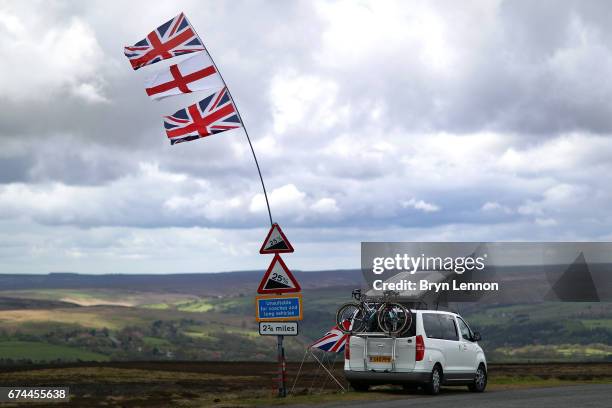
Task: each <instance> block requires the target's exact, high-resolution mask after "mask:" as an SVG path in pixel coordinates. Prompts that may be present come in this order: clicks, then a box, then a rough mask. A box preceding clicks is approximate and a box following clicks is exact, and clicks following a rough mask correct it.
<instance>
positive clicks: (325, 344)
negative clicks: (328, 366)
mask: <svg viewBox="0 0 612 408" xmlns="http://www.w3.org/2000/svg"><path fill="white" fill-rule="evenodd" d="M342 326H344V329H345V330H348V329H349V328H350V326H351V323H350V322H349V321H348V320H345V321H344V322H342ZM349 336H350V334H348V333H343V332H342V330H340V329H339V328H338V325H336V326H334V327H332V328H331V329H330V330H329V331H328V332H327V333H325V336H323V337H321V338H320V339H319V340H317V341H315V342H314V343H312V344H311V345H310V347H311V348H312V347H314V348H318V349H321V350H324V351H329V352H331V353H342V351H344V347H345V346H346V342H347V340H348V338H349Z"/></svg>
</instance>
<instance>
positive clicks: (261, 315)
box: [255, 293, 302, 322]
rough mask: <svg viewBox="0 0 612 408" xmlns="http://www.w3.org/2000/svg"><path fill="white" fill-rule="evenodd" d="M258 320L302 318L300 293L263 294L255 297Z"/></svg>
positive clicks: (273, 320)
mask: <svg viewBox="0 0 612 408" xmlns="http://www.w3.org/2000/svg"><path fill="white" fill-rule="evenodd" d="M255 303H256V307H257V309H256V319H257V321H258V322H275V321H287V320H302V295H301V294H299V293H297V294H291V295H284V296H275V295H263V296H257V297H255Z"/></svg>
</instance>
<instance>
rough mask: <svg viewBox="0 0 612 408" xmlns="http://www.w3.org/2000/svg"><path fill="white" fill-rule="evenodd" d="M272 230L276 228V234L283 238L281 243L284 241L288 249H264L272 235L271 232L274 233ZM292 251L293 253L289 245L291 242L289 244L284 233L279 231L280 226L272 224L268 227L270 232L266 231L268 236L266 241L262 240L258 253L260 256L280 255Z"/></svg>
mask: <svg viewBox="0 0 612 408" xmlns="http://www.w3.org/2000/svg"><path fill="white" fill-rule="evenodd" d="M274 228H278V233H279V234H280V236H281V237H282V238H283V241H285V243H286V244H287V247H288V248H287V249H273V250H270V249H264V247H265V246H266V243H267V242H268V239H270V236H271V235H272V232H273V231H274ZM293 251H294V250H293V246H292V245H291V242H289V240H288V239H287V237H286V236H285V233H284V232H283V230H282V229H281V227H280V225H278V224H277V223H274V224H272V226H271V227H270V231H268V235H266V239H264V242H263V244H261V248H260V249H259V253H260V254H280V253H291V252H293Z"/></svg>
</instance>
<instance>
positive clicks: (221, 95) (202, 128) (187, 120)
mask: <svg viewBox="0 0 612 408" xmlns="http://www.w3.org/2000/svg"><path fill="white" fill-rule="evenodd" d="M241 126H242V125H241V123H240V119H239V118H238V114H237V113H236V109H235V108H234V104H233V103H232V101H231V99H230V97H229V95H228V92H227V88H225V87H223V88H221V89H220V90H219V91H217V92H215V93H213V94H211V95H209V96H207V97H206V98H204V99H202V100H201V101H200V102H198V103H196V104H194V105H191V106H188V107H186V108H184V109H181V110H179V111H177V112H176V113H174V114H173V115H170V116H166V117H164V127H165V128H166V135H167V136H168V139H170V144H172V145H174V144H177V143H182V142H188V141H190V140H195V139H199V138H202V137H206V136H210V135H213V134H215V133H221V132H225V131H226V130H232V129H237V128H239V127H241Z"/></svg>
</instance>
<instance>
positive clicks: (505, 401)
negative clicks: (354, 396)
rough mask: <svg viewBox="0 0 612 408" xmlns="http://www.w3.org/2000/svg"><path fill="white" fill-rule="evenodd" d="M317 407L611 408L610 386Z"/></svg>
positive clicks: (446, 394)
mask: <svg viewBox="0 0 612 408" xmlns="http://www.w3.org/2000/svg"><path fill="white" fill-rule="evenodd" d="M317 406H318V407H326V408H332V407H347V406H353V407H356V406H359V408H400V407H401V408H404V407H425V408H428V407H431V408H457V407H469V408H564V407H581V408H610V407H612V384H601V385H576V386H566V387H553V388H531V389H521V390H505V391H485V392H484V393H483V394H473V393H471V392H464V391H463V390H459V389H457V390H453V388H443V389H442V393H441V394H440V395H438V396H435V397H432V396H428V395H419V394H414V395H407V396H406V399H401V400H393V401H382V402H365V401H364V402H361V401H360V402H356V401H352V402H350V403H346V402H345V403H334V404H326V405H317Z"/></svg>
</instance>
